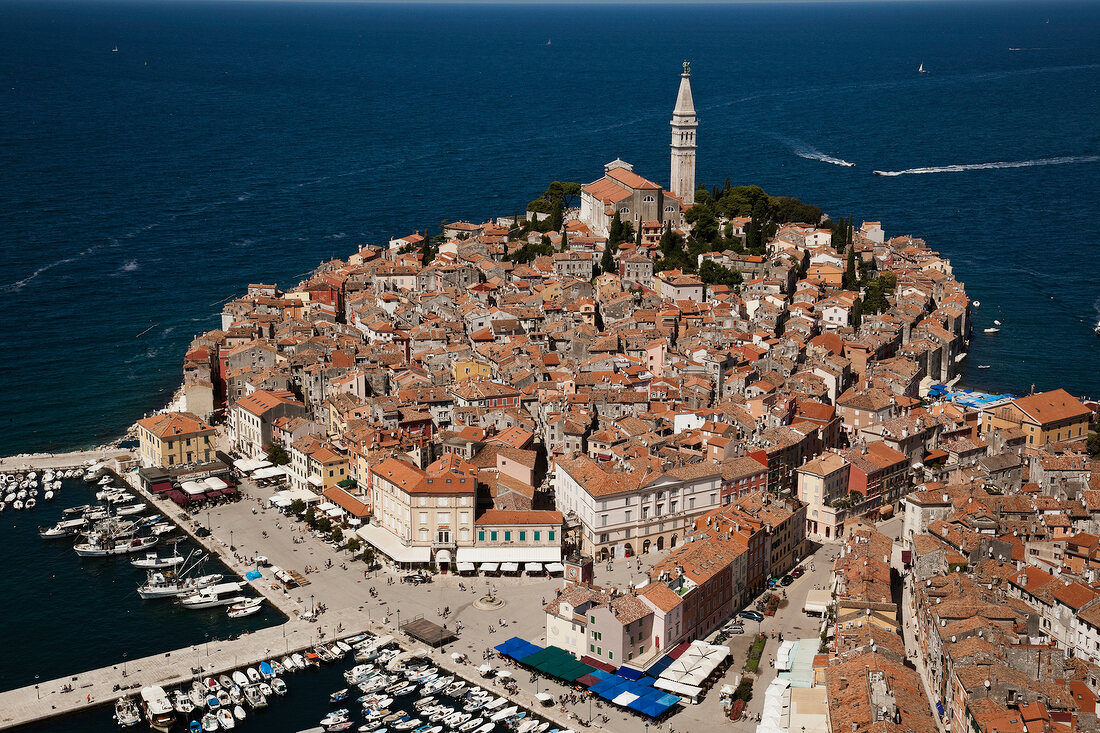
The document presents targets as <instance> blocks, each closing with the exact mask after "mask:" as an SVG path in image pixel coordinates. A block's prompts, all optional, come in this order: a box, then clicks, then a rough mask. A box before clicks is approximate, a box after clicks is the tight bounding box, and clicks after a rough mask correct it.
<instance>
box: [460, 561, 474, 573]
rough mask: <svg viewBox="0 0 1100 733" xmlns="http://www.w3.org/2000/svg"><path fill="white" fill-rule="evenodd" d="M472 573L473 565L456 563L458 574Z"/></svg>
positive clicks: (470, 563)
mask: <svg viewBox="0 0 1100 733" xmlns="http://www.w3.org/2000/svg"><path fill="white" fill-rule="evenodd" d="M473 571H474V564H473V563H472V562H460V563H458V572H460V573H472V572H473Z"/></svg>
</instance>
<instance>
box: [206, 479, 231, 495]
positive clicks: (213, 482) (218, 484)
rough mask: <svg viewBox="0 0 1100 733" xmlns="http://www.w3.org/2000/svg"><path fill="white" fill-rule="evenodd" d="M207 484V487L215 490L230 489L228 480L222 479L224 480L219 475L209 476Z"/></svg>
mask: <svg viewBox="0 0 1100 733" xmlns="http://www.w3.org/2000/svg"><path fill="white" fill-rule="evenodd" d="M206 486H207V488H209V489H213V490H214V491H218V490H220V489H228V488H229V484H227V483H226V482H224V481H222V480H221V479H220V478H218V477H217V476H210V477H209V478H207V479H206Z"/></svg>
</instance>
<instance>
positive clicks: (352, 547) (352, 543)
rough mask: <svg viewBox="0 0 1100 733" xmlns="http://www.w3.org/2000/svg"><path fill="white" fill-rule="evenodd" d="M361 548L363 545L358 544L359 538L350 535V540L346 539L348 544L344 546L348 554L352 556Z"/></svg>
mask: <svg viewBox="0 0 1100 733" xmlns="http://www.w3.org/2000/svg"><path fill="white" fill-rule="evenodd" d="M362 546H363V543H362V542H360V541H359V538H358V537H356V536H355V535H352V536H351V537H350V538H348V544H347V545H346V547H347V549H348V552H350V553H351V554H353V555H354V554H355V553H357V552H359V548H360V547H362Z"/></svg>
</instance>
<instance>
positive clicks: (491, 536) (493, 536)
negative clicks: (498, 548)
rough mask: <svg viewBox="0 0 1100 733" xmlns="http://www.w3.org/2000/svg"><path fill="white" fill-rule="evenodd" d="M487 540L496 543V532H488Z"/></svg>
mask: <svg viewBox="0 0 1100 733" xmlns="http://www.w3.org/2000/svg"><path fill="white" fill-rule="evenodd" d="M489 540H490V541H492V542H496V541H497V533H496V532H490V533H489Z"/></svg>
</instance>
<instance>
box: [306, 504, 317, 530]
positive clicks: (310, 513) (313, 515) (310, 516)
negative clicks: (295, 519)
mask: <svg viewBox="0 0 1100 733" xmlns="http://www.w3.org/2000/svg"><path fill="white" fill-rule="evenodd" d="M316 521H317V510H316V509H314V508H313V505H312V504H310V505H309V507H307V508H306V524H308V525H309V526H310V527H312V526H313V523H314V522H316Z"/></svg>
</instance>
